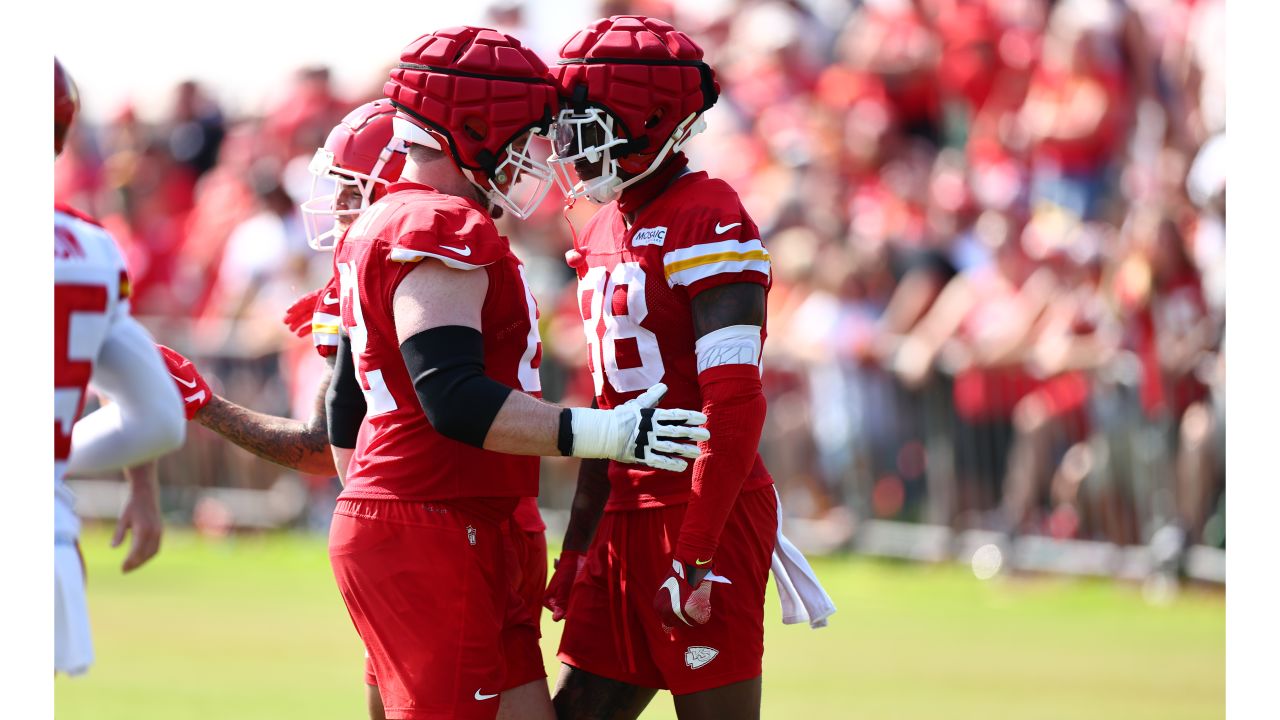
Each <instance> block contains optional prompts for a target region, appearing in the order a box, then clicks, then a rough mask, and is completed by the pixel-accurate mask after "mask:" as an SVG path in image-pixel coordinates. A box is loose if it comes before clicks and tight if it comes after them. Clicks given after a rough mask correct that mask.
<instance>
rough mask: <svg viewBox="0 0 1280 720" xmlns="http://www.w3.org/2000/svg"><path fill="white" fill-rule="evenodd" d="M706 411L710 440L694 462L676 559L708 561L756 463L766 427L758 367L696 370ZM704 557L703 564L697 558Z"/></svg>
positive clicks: (702, 558)
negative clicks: (691, 482) (687, 503)
mask: <svg viewBox="0 0 1280 720" xmlns="http://www.w3.org/2000/svg"><path fill="white" fill-rule="evenodd" d="M698 385H699V386H700V387H701V389H702V412H703V414H705V415H706V416H707V425H706V427H707V429H708V430H710V431H711V439H710V440H708V441H707V442H705V443H702V455H701V456H700V457H699V458H698V459H697V460H696V461H695V462H694V464H693V492H692V494H691V495H690V497H689V507H688V509H687V510H686V511H685V516H684V524H683V525H682V526H681V528H680V538H679V540H678V541H677V543H676V551H675V557H676V559H678V560H681V561H684V562H688V563H692V564H701V565H706V564H707V562H708V561H709V560H711V558H712V556H713V555H714V554H715V551H716V547H717V546H718V545H719V542H720V533H721V531H723V530H724V524H725V522H726V521H727V520H728V518H729V512H730V510H732V509H733V504H734V503H735V502H736V501H737V499H738V493H739V491H740V490H742V484H743V482H744V481H745V480H746V478H747V474H748V473H750V472H751V468H752V466H753V465H754V464H755V462H756V454H757V450H758V448H759V446H760V434H761V433H762V432H763V430H764V416H765V399H764V393H763V392H762V391H761V387H760V368H758V367H756V366H755V365H747V364H736V365H720V366H718V367H713V368H708V369H707V370H704V371H703V372H701V373H699V374H698ZM699 561H701V562H699Z"/></svg>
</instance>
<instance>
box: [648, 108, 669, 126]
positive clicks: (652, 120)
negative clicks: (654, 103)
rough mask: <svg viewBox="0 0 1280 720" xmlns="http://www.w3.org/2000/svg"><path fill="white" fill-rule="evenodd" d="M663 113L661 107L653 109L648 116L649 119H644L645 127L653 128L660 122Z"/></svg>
mask: <svg viewBox="0 0 1280 720" xmlns="http://www.w3.org/2000/svg"><path fill="white" fill-rule="evenodd" d="M663 114H664V113H663V111H662V108H658V109H657V110H654V111H653V114H652V115H650V116H649V119H647V120H645V121H644V127H645V129H646V130H652V129H653V128H655V127H657V126H658V123H660V122H662V116H663Z"/></svg>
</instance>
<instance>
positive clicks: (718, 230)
mask: <svg viewBox="0 0 1280 720" xmlns="http://www.w3.org/2000/svg"><path fill="white" fill-rule="evenodd" d="M741 224H742V223H740V222H736V223H730V224H728V225H725V226H721V225H720V223H716V234H717V235H723V234H725V233H727V232H729V231H730V230H732V229H734V228H736V227H738V226H739V225H741Z"/></svg>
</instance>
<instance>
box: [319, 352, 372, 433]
mask: <svg viewBox="0 0 1280 720" xmlns="http://www.w3.org/2000/svg"><path fill="white" fill-rule="evenodd" d="M324 407H325V414H326V416H327V417H326V421H325V424H326V425H327V427H328V430H329V444H330V445H333V446H334V447H340V448H346V449H348V450H350V449H351V448H354V447H355V446H356V436H357V435H359V434H360V423H362V422H364V416H365V412H366V411H367V410H368V408H367V407H366V406H365V402H364V393H363V392H361V391H360V381H359V380H357V379H356V363H355V358H353V357H352V356H351V340H350V338H348V337H347V335H346V333H341V334H339V335H338V352H337V353H336V359H335V360H334V364H333V375H332V376H331V377H330V378H329V391H328V392H326V393H325V396H324Z"/></svg>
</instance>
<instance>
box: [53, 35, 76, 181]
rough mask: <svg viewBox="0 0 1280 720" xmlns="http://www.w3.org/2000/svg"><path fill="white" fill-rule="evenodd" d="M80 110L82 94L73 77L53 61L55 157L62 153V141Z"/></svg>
mask: <svg viewBox="0 0 1280 720" xmlns="http://www.w3.org/2000/svg"><path fill="white" fill-rule="evenodd" d="M79 109H80V93H79V92H77V91H76V83H75V81H74V80H72V79H71V75H70V74H69V73H67V71H66V70H64V69H63V68H62V63H60V62H58V58H56V57H55V58H54V59H53V155H54V157H57V156H58V154H60V153H61V152H62V141H63V140H65V139H66V137H67V131H68V130H70V129H71V121H72V120H74V119H75V117H76V111H78V110H79Z"/></svg>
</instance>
